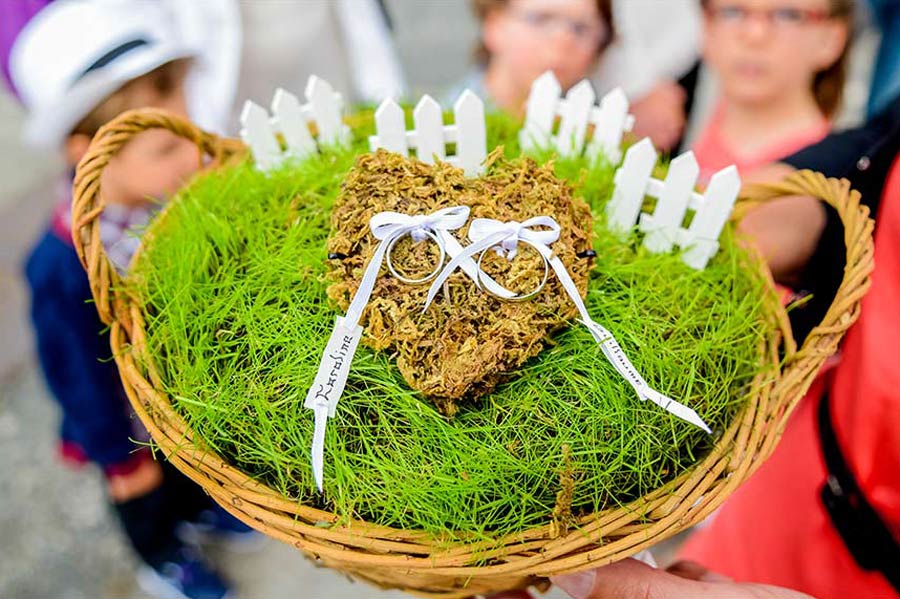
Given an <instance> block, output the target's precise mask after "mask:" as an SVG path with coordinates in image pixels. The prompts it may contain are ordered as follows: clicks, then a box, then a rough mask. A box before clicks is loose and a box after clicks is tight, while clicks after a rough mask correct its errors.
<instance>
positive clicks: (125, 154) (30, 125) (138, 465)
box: [0, 0, 247, 599]
mask: <svg viewBox="0 0 900 599" xmlns="http://www.w3.org/2000/svg"><path fill="white" fill-rule="evenodd" d="M164 6H165V5H163V4H162V3H150V2H143V3H133V2H116V1H111V0H57V1H55V2H53V3H51V4H49V5H48V6H46V7H45V8H43V9H42V10H41V11H40V12H38V13H37V14H36V15H35V16H34V17H33V18H32V19H31V20H30V21H29V22H28V23H27V24H26V25H25V26H24V28H23V29H22V30H21V32H20V33H19V35H18V36H17V38H16V40H15V42H14V44H13V46H12V49H11V51H10V64H9V71H10V75H11V77H10V79H11V82H12V84H13V86H14V88H15V89H14V91H15V92H16V94H17V95H18V97H19V98H20V99H21V100H22V103H23V104H24V106H25V109H26V111H27V120H26V123H25V135H26V139H27V140H28V141H30V142H31V143H32V144H33V145H39V146H44V147H54V148H58V149H59V151H60V152H61V153H62V154H63V155H64V157H65V159H66V161H67V163H68V164H69V165H70V166H71V167H74V166H75V165H76V164H77V163H78V161H79V160H80V159H81V157H82V156H84V154H85V152H86V151H87V149H88V146H89V144H90V140H91V138H92V136H93V135H94V134H95V133H96V132H97V130H98V129H99V128H100V127H101V126H102V125H104V124H105V123H107V122H109V121H110V120H111V119H113V118H115V117H116V116H117V115H118V114H120V113H121V112H124V111H126V110H129V109H133V108H141V107H156V108H162V109H166V110H168V111H170V112H172V113H175V114H178V115H182V116H186V114H187V100H186V96H185V79H186V75H187V73H188V72H189V70H190V69H191V68H192V62H191V60H192V57H194V56H196V52H195V51H194V50H193V49H192V48H190V47H188V46H186V45H185V43H184V42H183V38H182V37H180V36H179V35H177V34H176V33H175V31H174V27H173V26H172V20H171V18H170V17H171V15H169V14H168V13H167V12H166V11H165V10H164ZM7 7H8V6H7ZM0 15H2V10H0ZM198 167H199V158H198V155H197V150H196V148H195V147H194V146H193V144H191V143H190V142H188V141H186V140H184V139H182V138H179V137H177V136H175V135H174V134H172V133H170V132H167V131H162V130H153V131H148V132H145V133H143V134H141V135H139V136H137V137H135V138H134V139H133V140H131V141H130V142H128V144H126V145H125V146H124V147H123V148H122V150H121V151H120V152H119V154H118V155H117V156H115V157H114V158H113V159H112V160H111V161H110V163H109V166H108V167H107V168H106V170H105V171H104V173H103V178H102V180H101V186H102V194H103V200H104V202H105V203H106V206H107V207H106V210H105V211H104V214H103V215H102V216H101V223H102V224H101V238H102V242H103V243H104V245H105V247H106V248H107V251H108V253H109V255H110V257H111V260H112V262H113V263H114V265H115V266H116V268H118V269H120V270H123V269H125V268H126V267H127V265H128V262H129V260H130V257H131V254H132V253H133V252H134V250H135V249H136V245H137V240H136V238H135V235H134V232H133V231H128V229H130V228H132V227H134V226H140V225H142V224H145V223H146V222H147V220H148V218H149V216H150V213H151V206H152V205H153V204H156V203H158V202H160V201H162V200H164V199H165V198H167V197H168V196H170V195H171V194H172V193H174V192H175V191H177V190H178V189H179V187H181V186H182V185H183V184H184V182H185V181H186V180H187V179H188V178H189V177H190V176H191V175H192V174H193V173H195V172H196V170H197V169H198ZM70 204H71V198H70V192H69V191H68V190H67V191H66V193H65V194H64V197H63V198H61V201H60V203H59V205H58V206H57V208H56V210H55V212H54V214H53V218H52V223H51V225H50V227H49V229H48V230H47V231H46V233H45V234H44V235H43V237H42V238H41V239H40V240H39V242H38V244H37V245H36V247H35V248H34V249H33V250H32V252H31V254H30V256H29V258H28V262H27V266H26V277H27V280H28V283H29V286H30V288H31V295H32V298H31V302H32V304H31V315H32V320H33V324H34V329H35V333H36V337H37V350H38V355H39V358H40V363H41V366H42V369H43V371H44V375H45V377H46V379H47V383H48V385H49V387H50V390H51V391H52V393H53V395H54V396H55V398H56V399H57V400H58V402H59V404H60V406H61V408H62V414H63V418H62V450H63V454H64V456H66V457H69V458H72V459H76V460H80V461H92V462H94V463H96V464H97V465H99V466H100V467H101V468H102V470H103V472H104V474H105V476H106V482H107V493H108V496H109V499H110V501H111V503H112V505H113V507H114V510H115V512H116V514H117V515H118V517H119V520H120V522H121V524H122V527H123V529H124V531H125V533H126V535H127V536H128V538H129V540H130V541H131V544H132V546H133V547H134V549H135V551H136V552H137V554H138V555H139V557H140V558H141V560H142V561H143V562H144V566H143V567H142V568H141V570H140V571H139V573H138V582H139V583H140V584H141V586H142V587H143V588H144V590H145V591H146V592H149V593H151V594H153V595H157V596H161V597H189V598H198V599H200V598H203V599H221V598H222V597H224V596H226V594H227V591H228V589H227V586H226V584H225V583H224V582H223V580H222V579H221V578H220V577H219V576H218V575H217V574H216V573H215V572H214V571H213V570H212V569H210V568H209V567H208V566H207V565H206V564H205V562H204V561H203V560H202V559H201V556H200V555H199V553H198V552H197V551H196V548H194V547H193V546H189V545H186V544H185V543H183V542H182V541H181V540H180V539H179V537H178V536H177V535H176V529H178V528H179V527H181V526H182V523H183V522H186V521H193V520H196V519H198V518H199V519H203V518H206V520H207V523H208V524H210V525H212V526H214V527H217V528H218V529H221V530H225V531H228V532H231V533H234V534H240V533H241V532H243V531H246V530H247V529H246V527H244V526H243V525H241V524H240V523H238V522H236V521H234V520H233V519H231V518H230V517H226V516H225V515H224V512H221V511H217V510H215V509H214V508H213V506H214V504H213V503H212V501H211V500H210V499H209V497H207V496H206V495H205V494H204V493H203V492H202V490H201V489H200V488H199V487H198V486H196V485H195V484H193V483H192V482H191V481H189V480H188V479H186V478H185V477H183V476H182V475H181V474H180V473H178V472H177V471H175V470H174V469H173V468H172V467H171V466H168V465H166V464H160V463H158V462H156V461H154V459H153V456H152V455H151V454H150V452H149V451H148V450H147V449H146V447H144V448H139V446H138V445H136V444H135V443H134V442H133V441H132V439H134V438H137V439H142V438H143V439H146V433H145V432H142V431H140V430H139V429H137V428H136V424H137V422H136V419H134V418H133V414H132V413H131V411H130V409H129V406H128V403H127V399H126V397H125V395H124V390H123V389H122V384H121V380H120V379H119V376H118V372H117V370H116V367H115V364H114V363H113V362H112V360H110V359H109V358H110V354H111V351H110V347H109V338H108V335H107V334H105V333H103V332H102V331H103V328H104V326H103V324H102V322H101V321H100V320H99V318H98V316H97V313H96V310H95V308H94V306H93V304H92V303H90V302H89V300H90V299H91V292H90V287H89V284H88V279H87V276H86V274H85V272H84V270H83V269H82V267H81V264H80V263H79V260H78V257H77V255H76V253H75V249H74V247H73V246H72V240H71V214H70ZM194 530H195V531H196V529H194Z"/></svg>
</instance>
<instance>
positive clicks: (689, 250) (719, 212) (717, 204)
mask: <svg viewBox="0 0 900 599" xmlns="http://www.w3.org/2000/svg"><path fill="white" fill-rule="evenodd" d="M740 190H741V179H740V176H739V175H738V170H737V167H735V166H734V165H732V166H729V167H727V168H724V169H722V170H720V171H719V172H717V173H716V174H715V175H713V176H712V178H711V179H710V181H709V186H707V188H706V193H704V194H703V202H702V204H701V206H700V207H699V208H697V210H696V212H695V214H694V218H693V220H691V225H690V227H689V228H688V229H687V230H686V231H681V233H682V235H681V236H680V237H681V239H679V244H678V245H679V247H681V248H682V249H684V250H685V252H684V255H683V260H684V262H685V264H687V265H688V266H690V267H691V268H695V269H697V270H700V269H702V268H705V267H706V263H707V262H709V260H710V258H712V257H713V256H714V255H715V254H716V252H717V251H719V235H720V234H721V233H722V228H723V227H724V226H725V223H726V222H727V221H728V217H729V216H730V215H731V210H732V209H733V208H734V202H735V200H737V196H738V193H739V192H740Z"/></svg>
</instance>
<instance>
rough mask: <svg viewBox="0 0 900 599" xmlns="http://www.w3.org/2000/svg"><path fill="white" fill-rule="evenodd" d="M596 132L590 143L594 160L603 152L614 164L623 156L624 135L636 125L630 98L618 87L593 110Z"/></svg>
mask: <svg viewBox="0 0 900 599" xmlns="http://www.w3.org/2000/svg"><path fill="white" fill-rule="evenodd" d="M591 124H592V125H594V134H593V137H592V138H591V142H590V144H589V145H588V148H587V151H588V156H589V157H590V158H591V159H592V160H593V159H594V158H596V157H597V155H598V154H600V153H602V154H603V155H604V156H606V158H607V159H608V160H609V161H610V162H611V163H613V164H615V163H617V162H619V160H620V159H621V158H622V150H621V147H622V137H623V136H624V135H625V132H626V131H631V129H632V127H634V117H633V116H631V115H630V114H628V98H627V97H626V96H625V92H624V91H622V88H620V87H617V88H615V89H614V90H612V91H611V92H609V93H608V94H606V95H605V96H603V99H602V100H600V106H599V108H596V109H594V110H592V111H591Z"/></svg>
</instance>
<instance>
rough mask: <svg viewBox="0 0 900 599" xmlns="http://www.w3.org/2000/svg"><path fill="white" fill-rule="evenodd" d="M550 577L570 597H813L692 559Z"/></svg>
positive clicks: (512, 596) (516, 594)
mask: <svg viewBox="0 0 900 599" xmlns="http://www.w3.org/2000/svg"><path fill="white" fill-rule="evenodd" d="M550 580H551V581H553V583H554V584H555V585H556V586H558V587H559V588H561V589H562V590H563V591H565V592H566V593H568V594H569V596H571V597H572V598H573V599H621V598H622V597H642V598H643V599H678V598H681V597H692V598H694V597H696V598H697V599H703V598H704V597H708V598H710V599H714V598H716V599H717V598H719V597H728V598H729V599H812V598H811V597H809V595H804V594H803V593H798V592H797V591H791V590H788V589H784V588H780V587H773V586H769V585H763V584H750V583H737V582H733V581H731V580H730V579H728V578H726V577H724V576H722V575H720V574H716V573H715V572H710V571H709V570H707V569H706V568H704V567H703V566H701V565H699V564H696V563H693V562H678V563H676V564H674V565H672V566H670V567H669V568H668V569H667V570H659V569H656V568H651V567H650V566H648V565H646V564H643V563H641V562H639V561H637V560H635V559H625V560H622V561H620V562H616V563H614V564H611V565H609V566H604V567H602V568H597V569H595V570H588V571H586V572H578V573H576V574H566V575H563V576H555V577H552V578H551V579H550ZM490 599H532V596H531V595H530V594H529V593H527V592H526V591H513V592H507V593H500V594H499V595H492V596H491V597H490Z"/></svg>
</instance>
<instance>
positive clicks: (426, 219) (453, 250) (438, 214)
mask: <svg viewBox="0 0 900 599" xmlns="http://www.w3.org/2000/svg"><path fill="white" fill-rule="evenodd" d="M468 218H469V207H468V206H454V207H450V208H442V209H441V210H437V211H435V212H432V213H431V214H417V215H409V214H401V213H399V212H379V213H378V214H376V215H375V216H373V217H372V218H371V219H370V220H369V228H370V229H371V231H372V235H373V236H374V237H375V238H376V239H378V240H379V241H380V243H379V244H378V247H376V248H375V253H374V254H373V255H372V259H371V260H370V261H369V264H368V265H367V266H366V271H365V273H364V274H363V277H362V280H361V281H360V283H359V287H358V288H357V290H356V293H355V294H354V295H353V299H352V300H351V301H350V307H349V308H348V309H347V315H346V316H345V317H338V318H337V320H336V323H335V328H334V330H333V331H332V333H331V336H330V337H329V340H328V344H327V345H326V346H325V351H324V352H323V356H322V360H321V361H320V363H319V369H318V371H317V373H316V378H315V379H314V380H313V384H312V386H311V387H310V389H309V391H308V392H307V395H306V401H305V402H304V404H303V405H304V407H306V408H309V409H311V410H313V412H314V414H315V430H314V432H313V443H312V469H313V477H314V478H315V481H316V487H317V488H318V489H319V491H320V492H321V491H322V482H323V481H322V479H323V470H324V463H325V457H324V455H325V429H326V426H327V422H328V418H333V417H334V415H335V410H336V408H337V403H338V401H339V400H340V398H341V393H342V392H343V390H344V385H345V384H346V381H347V375H348V374H349V369H350V363H351V362H352V360H353V354H354V353H355V352H356V346H357V344H358V343H359V339H360V337H361V336H362V328H361V327H360V326H359V321H360V318H361V317H362V313H363V310H364V309H365V307H366V304H367V303H368V302H369V298H370V297H371V296H372V291H373V290H374V289H375V282H376V281H377V279H378V273H379V272H380V270H381V265H382V262H384V258H385V254H386V252H387V251H388V248H389V247H390V246H391V243H392V242H393V241H394V240H395V239H398V238H400V237H402V236H403V235H406V234H409V235H410V236H411V237H412V239H413V242H415V243H418V242H420V241H422V240H423V239H425V238H426V237H427V236H428V234H427V233H426V231H428V232H431V233H433V234H434V236H435V238H436V239H437V241H438V244H440V245H441V246H442V247H443V248H444V251H445V252H446V253H447V254H448V255H449V256H451V258H453V259H454V260H456V259H457V258H458V257H459V255H460V254H462V253H463V247H462V246H461V245H460V244H459V242H458V241H457V240H456V238H455V237H454V236H453V234H452V233H451V232H450V231H454V230H456V229H459V228H460V227H462V226H463V225H464V224H466V221H467V220H468ZM455 264H456V266H460V267H461V268H462V269H463V270H464V271H465V272H466V274H468V275H469V276H470V277H471V278H472V280H473V281H475V283H476V285H481V284H486V285H489V286H491V289H492V291H495V292H499V293H500V294H501V295H504V296H505V297H512V296H513V295H514V294H513V293H512V292H510V291H508V290H506V289H504V288H503V287H501V286H500V285H497V283H495V282H494V281H492V280H490V278H489V277H488V276H487V275H486V274H484V276H479V272H480V271H479V269H478V266H477V265H476V264H475V261H474V260H472V259H471V258H469V259H468V260H466V259H463V260H458V261H456V263H455ZM454 268H455V267H454ZM482 274H483V273H482Z"/></svg>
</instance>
